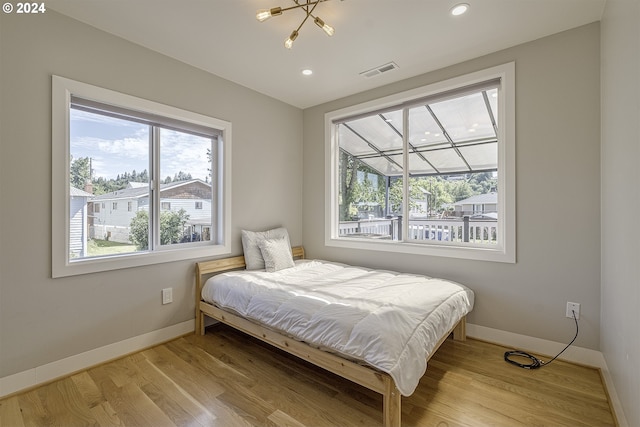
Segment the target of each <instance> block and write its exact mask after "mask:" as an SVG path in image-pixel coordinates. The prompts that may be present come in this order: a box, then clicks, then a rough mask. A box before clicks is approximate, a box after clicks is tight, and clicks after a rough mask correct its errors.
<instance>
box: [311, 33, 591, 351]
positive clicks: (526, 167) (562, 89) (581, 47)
mask: <svg viewBox="0 0 640 427" xmlns="http://www.w3.org/2000/svg"><path fill="white" fill-rule="evenodd" d="M510 61H515V63H516V175H517V186H516V189H517V263H516V264H503V263H495V262H481V261H468V260H460V259H451V258H440V257H427V256H417V255H401V254H394V253H382V252H374V251H362V250H346V249H337V248H331V247H325V245H324V230H323V224H324V182H325V181H324V176H325V170H324V163H323V161H322V159H323V158H324V131H323V125H324V114H325V113H326V112H328V111H332V110H336V109H339V108H343V107H346V106H350V105H354V104H358V103H361V102H365V101H369V100H373V99H376V98H380V97H382V96H386V95H390V94H393V93H397V92H401V91H404V90H409V89H413V88H416V87H420V86H422V85H426V84H429V83H433V82H438V81H441V80H444V79H447V78H451V77H454V76H458V75H461V74H466V73H470V72H473V71H477V70H481V69H485V68H488V67H492V66H495V65H499V64H503V63H507V62H510ZM599 87H600V30H599V24H598V23H594V24H590V25H586V26H583V27H580V28H577V29H574V30H571V31H567V32H563V33H560V34H556V35H553V36H550V37H546V38H543V39H540V40H537V41H534V42H531V43H527V44H523V45H520V46H517V47H514V48H511V49H507V50H504V51H500V52H497V53H494V54H491V55H487V56H484V57H481V58H478V59H475V60H472V61H468V62H465V63H461V64H457V65H454V66H452V67H449V68H445V69H442V70H438V71H434V72H431V73H427V74H424V75H420V76H417V77H415V78H411V79H408V80H404V81H402V82H399V83H395V84H391V85H388V86H385V87H382V88H378V89H375V90H371V91H368V92H364V93H360V94H358V95H354V96H350V97H347V98H343V99H340V100H337V101H333V102H330V103H326V104H323V105H320V106H316V107H313V108H309V109H306V110H305V111H304V168H303V170H304V193H303V194H304V202H303V230H304V234H303V241H304V244H305V247H306V250H307V253H308V254H309V256H310V257H318V258H328V259H339V260H341V261H344V262H349V263H355V264H362V265H366V266H374V267H382V268H390V269H399V270H404V271H410V272H417V273H424V274H428V275H432V276H441V277H446V278H450V279H453V280H458V281H460V282H462V283H465V284H467V285H469V286H470V287H471V288H473V290H474V291H475V292H476V306H475V309H474V311H473V313H472V314H471V315H470V316H469V321H470V323H473V324H476V325H481V326H485V327H490V328H495V329H500V330H505V331H510V332H514V333H518V334H524V335H529V336H533V337H538V338H543V339H548V340H552V341H556V342H568V341H569V340H570V339H571V338H572V336H573V333H574V331H575V326H574V324H573V322H572V321H571V320H570V319H567V318H566V317H565V307H566V302H567V301H573V302H578V303H581V304H582V307H581V318H580V331H581V332H580V337H579V338H578V340H577V342H576V344H577V345H578V346H581V347H586V348H591V349H599V341H600V89H599ZM540 206H548V207H549V208H546V209H540V208H539V207H540Z"/></svg>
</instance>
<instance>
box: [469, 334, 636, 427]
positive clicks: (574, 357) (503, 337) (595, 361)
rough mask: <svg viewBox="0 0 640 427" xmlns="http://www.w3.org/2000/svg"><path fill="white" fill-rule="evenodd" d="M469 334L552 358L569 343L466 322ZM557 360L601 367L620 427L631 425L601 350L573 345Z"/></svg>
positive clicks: (471, 336) (472, 336)
mask: <svg viewBox="0 0 640 427" xmlns="http://www.w3.org/2000/svg"><path fill="white" fill-rule="evenodd" d="M467 336H468V337H470V338H476V339H479V340H483V341H487V342H491V343H495V344H500V345H503V346H505V347H509V348H513V349H514V350H523V351H526V352H531V353H535V354H540V355H548V356H551V357H553V356H555V355H556V354H558V353H559V352H560V351H562V349H563V348H564V347H565V346H566V345H567V344H566V343H564V344H563V343H558V342H555V341H548V340H543V339H540V338H535V337H529V336H526V335H520V334H514V333H513V332H507V331H501V330H499V329H493V328H487V327H485V326H478V325H473V324H470V323H468V324H467ZM558 359H562V360H566V361H568V362H573V363H578V364H581V365H586V366H592V367H594V368H598V369H600V372H601V373H602V379H603V381H604V384H605V387H606V389H607V392H608V393H609V399H610V400H611V407H612V410H613V411H614V413H615V416H616V418H617V421H618V425H619V426H620V427H629V424H628V422H627V419H626V417H625V416H624V411H623V409H622V404H621V403H620V399H619V398H618V394H617V393H616V388H615V386H614V384H613V379H612V378H611V374H610V372H609V368H608V367H607V362H606V360H605V358H604V356H603V355H602V353H601V352H599V351H597V350H591V349H588V348H583V347H576V346H571V347H569V348H568V349H567V350H566V351H565V352H564V353H562V355H561V356H560V357H558Z"/></svg>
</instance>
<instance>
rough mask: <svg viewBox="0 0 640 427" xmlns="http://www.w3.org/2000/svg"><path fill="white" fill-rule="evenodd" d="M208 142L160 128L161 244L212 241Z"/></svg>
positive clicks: (185, 133)
mask: <svg viewBox="0 0 640 427" xmlns="http://www.w3.org/2000/svg"><path fill="white" fill-rule="evenodd" d="M211 143H212V141H211V138H205V137H202V136H197V135H193V134H190V133H187V132H180V131H176V130H169V129H163V128H161V129H160V176H161V177H164V180H163V181H162V183H161V184H160V201H161V204H162V206H164V208H163V209H162V212H161V213H160V238H161V240H160V244H161V245H177V244H183V243H189V242H200V241H209V240H211V235H210V232H209V230H210V227H211V221H212V215H211V212H212V210H211V205H212V202H213V193H212V188H211V176H212V163H211ZM198 205H199V206H200V207H198ZM203 205H204V207H203Z"/></svg>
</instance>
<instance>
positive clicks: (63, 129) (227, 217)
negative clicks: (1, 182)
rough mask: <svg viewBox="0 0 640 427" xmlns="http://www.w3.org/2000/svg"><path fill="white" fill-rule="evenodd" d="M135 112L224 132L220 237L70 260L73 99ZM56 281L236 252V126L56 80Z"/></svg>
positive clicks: (221, 139)
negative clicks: (233, 235)
mask: <svg viewBox="0 0 640 427" xmlns="http://www.w3.org/2000/svg"><path fill="white" fill-rule="evenodd" d="M72 95H74V96H77V97H79V98H83V99H89V100H93V101H96V102H101V103H104V104H109V105H114V106H120V107H123V108H127V109H130V110H134V111H140V112H145V113H149V114H155V115H159V116H163V117H167V118H169V119H174V120H179V121H182V122H187V123H193V124H195V125H199V126H205V127H209V128H213V129H216V130H218V131H220V136H218V153H217V158H218V159H219V164H218V167H217V168H216V170H217V173H218V176H217V179H218V182H220V183H221V184H220V188H219V189H218V192H217V199H216V200H214V201H213V202H214V204H215V206H216V209H218V211H217V212H216V217H217V224H214V225H213V226H214V227H217V228H218V230H219V231H218V233H219V239H218V241H217V242H206V243H205V242H202V243H201V244H199V245H196V246H191V245H189V246H186V247H180V246H181V245H175V246H174V245H172V246H171V247H170V248H165V249H163V250H158V251H145V252H134V253H131V254H122V255H111V256H105V257H99V258H86V259H81V260H77V259H74V260H73V261H71V260H70V259H69V191H70V186H69V155H70V147H69V145H70V143H69V124H70V121H69V117H70V107H71V96H72ZM51 116H52V184H51V193H52V211H51V218H52V257H51V258H52V277H54V278H55V277H64V276H72V275H78V274H87V273H94V272H99V271H108V270H117V269H122V268H130V267H138V266H144V265H151V264H159V263H165V262H171V261H181V260H187V259H194V258H202V257H212V256H218V255H229V254H231V239H230V237H231V188H232V187H231V133H232V132H231V130H232V129H231V123H230V122H227V121H224V120H220V119H216V118H212V117H208V116H205V115H202V114H198V113H193V112H190V111H186V110H182V109H179V108H175V107H171V106H168V105H164V104H160V103H157V102H153V101H149V100H146V99H142V98H137V97H134V96H131V95H126V94H123V93H119V92H116V91H112V90H109V89H104V88H100V87H97V86H93V85H89V84H86V83H81V82H77V81H74V80H70V79H67V78H64V77H59V76H55V75H54V76H52V114H51Z"/></svg>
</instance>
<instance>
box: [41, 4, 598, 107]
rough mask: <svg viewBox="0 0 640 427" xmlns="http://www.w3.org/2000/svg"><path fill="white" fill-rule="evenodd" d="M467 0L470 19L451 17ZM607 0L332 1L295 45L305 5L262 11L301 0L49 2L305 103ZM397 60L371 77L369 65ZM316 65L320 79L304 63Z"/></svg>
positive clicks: (488, 47)
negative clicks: (263, 16)
mask: <svg viewBox="0 0 640 427" xmlns="http://www.w3.org/2000/svg"><path fill="white" fill-rule="evenodd" d="M462 1H464V2H465V3H468V4H470V5H471V8H470V10H469V11H468V12H467V13H466V14H465V15H462V16H459V17H453V16H451V15H450V14H449V10H450V9H451V7H452V6H453V5H455V4H457V3H459V2H462ZM605 1H606V0H460V1H457V0H329V1H325V2H322V3H320V4H318V6H317V8H316V9H315V11H314V15H316V16H319V17H321V18H322V19H323V20H324V21H325V22H326V23H328V24H330V25H332V26H333V27H334V28H335V35H334V36H333V37H328V36H327V35H326V34H325V33H324V32H323V31H322V30H321V29H320V28H318V27H317V26H316V25H314V23H313V21H312V20H309V21H307V23H306V24H305V25H304V26H303V27H302V29H301V30H300V35H299V37H298V39H297V40H296V41H295V43H294V46H293V49H291V50H288V49H285V48H284V40H285V39H286V38H287V37H288V36H289V34H290V33H291V31H292V30H294V29H296V28H297V27H298V25H299V24H300V22H301V21H302V19H303V18H304V12H303V10H302V9H296V10H290V11H286V12H284V13H283V14H282V15H280V16H275V17H273V18H271V19H269V20H267V21H265V22H262V23H261V22H258V21H257V20H256V18H255V14H256V10H257V9H262V8H271V7H276V6H280V7H283V8H284V7H288V6H292V5H295V4H294V2H293V0H177V1H176V0H171V1H169V0H48V1H47V8H50V9H53V10H56V11H58V12H60V13H63V14H65V15H68V16H71V17H73V18H75V19H77V20H79V21H83V22H86V23H88V24H90V25H92V26H94V27H97V28H99V29H102V30H104V31H107V32H109V33H113V34H115V35H118V36H120V37H122V38H125V39H127V40H130V41H132V42H134V43H137V44H139V45H142V46H145V47H147V48H149V49H152V50H154V51H157V52H160V53H163V54H165V55H167V56H170V57H173V58H175V59H178V60H180V61H182V62H185V63H187V64H191V65H193V66H195V67H198V68H201V69H203V70H206V71H209V72H211V73H213V74H215V75H218V76H220V77H223V78H225V79H227V80H231V81H233V82H236V83H238V84H240V85H243V86H246V87H248V88H251V89H254V90H256V91H258V92H261V93H263V94H266V95H269V96H271V97H273V98H277V99H280V100H282V101H284V102H286V103H288V104H291V105H294V106H297V107H300V108H307V107H311V106H314V105H318V104H321V103H324V102H327V101H331V100H334V99H338V98H341V97H344V96H347V95H351V94H354V93H358V92H362V91H364V90H368V89H372V88H374V87H379V86H383V85H386V84H389V83H392V82H395V81H399V80H403V79H406V78H408V77H412V76H416V75H419V74H423V73H425V72H428V71H432V70H436V69H439V68H442V67H446V66H448V65H452V64H455V63H459V62H462V61H465V60H468V59H472V58H476V57H479V56H482V55H485V54H488V53H491V52H495V51H498V50H501V49H504V48H507V47H510V46H515V45H518V44H521V43H524V42H527V41H530V40H535V39H538V38H541V37H544V36H547V35H550V34H554V33H557V32H560V31H564V30H567V29H570V28H574V27H577V26H580V25H583V24H588V23H591V22H594V21H598V20H600V18H601V16H602V11H603V9H604V3H605ZM391 61H393V62H395V63H396V64H397V65H398V66H399V68H398V69H397V70H393V71H390V72H387V73H385V74H382V75H378V76H376V77H373V78H369V79H366V78H364V77H362V76H361V75H360V73H361V72H363V71H366V70H369V69H371V68H374V67H377V66H380V65H383V64H386V63H388V62H391ZM304 68H311V69H312V70H313V71H314V74H313V75H312V76H303V75H302V74H301V70H302V69H304Z"/></svg>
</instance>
